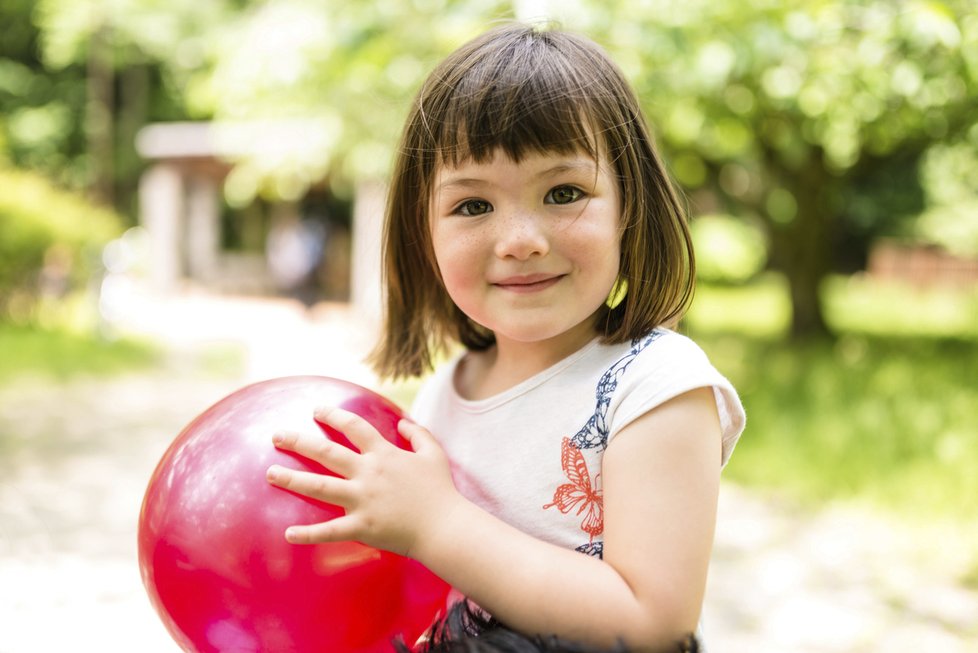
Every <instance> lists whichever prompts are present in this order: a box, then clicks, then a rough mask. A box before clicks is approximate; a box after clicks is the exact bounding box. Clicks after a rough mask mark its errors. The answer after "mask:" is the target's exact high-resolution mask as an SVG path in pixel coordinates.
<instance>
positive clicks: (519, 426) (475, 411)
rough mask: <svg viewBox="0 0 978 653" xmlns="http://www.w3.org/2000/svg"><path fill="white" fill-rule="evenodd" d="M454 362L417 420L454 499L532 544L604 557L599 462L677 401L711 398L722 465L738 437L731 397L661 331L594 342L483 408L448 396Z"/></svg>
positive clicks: (429, 387)
mask: <svg viewBox="0 0 978 653" xmlns="http://www.w3.org/2000/svg"><path fill="white" fill-rule="evenodd" d="M458 361H459V359H455V360H454V361H452V362H451V363H450V364H447V365H444V366H442V367H441V368H440V369H439V370H438V371H437V372H436V373H435V374H434V375H432V377H431V378H430V379H429V380H428V381H427V382H426V383H425V385H424V386H423V387H422V389H421V391H420V392H419V394H418V397H417V399H416V401H415V405H414V408H413V410H412V416H413V417H414V419H415V420H416V421H417V422H418V423H419V424H422V425H423V426H425V427H427V428H428V429H429V430H430V431H431V432H432V434H433V435H434V436H435V437H436V438H437V439H438V441H439V442H440V443H441V445H442V446H443V447H444V449H445V452H446V454H447V455H448V458H449V460H450V461H451V464H452V475H453V478H454V481H455V485H456V487H458V489H459V491H460V492H461V493H462V495H463V496H465V497H466V498H468V499H469V500H470V501H472V502H474V503H476V504H477V505H479V506H481V507H482V508H483V509H485V510H486V511H488V512H490V513H492V514H493V515H495V516H497V517H499V518H500V519H502V520H504V521H506V522H508V523H510V524H511V525H513V526H515V527H517V528H519V529H520V530H522V531H524V532H526V533H529V534H531V535H533V536H535V537H537V538H539V539H542V540H545V541H547V542H551V543H553V544H557V545H559V546H562V547H566V548H571V549H576V550H578V551H581V552H583V553H587V554H590V555H596V556H601V554H602V552H603V539H602V533H603V511H602V506H601V476H600V474H601V459H602V455H603V453H604V450H605V449H606V448H607V446H608V443H609V442H610V441H611V440H612V439H613V438H614V437H615V435H616V434H617V433H618V432H619V431H621V429H623V428H624V427H626V426H627V425H628V424H629V423H631V422H632V421H633V420H635V419H636V418H638V417H641V416H642V415H643V414H645V413H646V412H648V411H649V410H651V409H653V408H655V407H656V406H658V405H660V404H662V403H663V402H665V401H668V400H669V399H671V398H673V397H676V396H677V395H680V394H682V393H684V392H687V391H689V390H693V389H695V388H701V387H712V388H713V394H714V396H715V398H716V403H717V412H718V414H719V416H720V426H721V430H722V442H723V450H722V459H721V464H724V465H725V464H726V462H727V460H728V459H729V458H730V454H731V452H732V451H733V448H734V445H735V443H736V442H737V439H738V438H739V437H740V434H741V432H742V431H743V428H744V422H745V416H744V409H743V406H742V405H741V403H740V399H739V398H738V396H737V393H736V391H735V390H734V388H733V386H732V385H731V384H730V382H729V381H727V379H725V378H724V377H723V376H722V375H721V374H720V373H719V372H718V371H717V370H716V369H715V368H714V367H713V366H712V365H711V364H710V362H709V360H708V359H707V357H706V355H705V354H704V353H703V351H702V350H701V349H700V348H699V347H698V346H697V345H696V344H695V343H694V342H693V341H692V340H690V339H689V338H686V337H685V336H682V335H680V334H677V333H675V332H673V331H669V330H666V329H656V330H654V331H652V332H651V333H650V334H649V335H647V336H645V337H644V338H639V339H636V340H635V341H633V342H631V343H624V344H620V345H604V344H601V343H600V342H599V341H598V340H597V339H595V340H593V341H591V342H590V343H589V344H588V345H586V346H585V347H583V348H582V349H580V350H578V351H577V352H575V353H573V354H571V355H570V356H568V357H567V358H565V359H564V360H562V361H560V362H559V363H557V364H555V365H553V366H552V367H550V368H549V369H546V370H544V371H542V372H540V373H539V374H537V375H535V376H533V377H532V378H529V379H527V380H526V381H523V382H522V383H520V384H518V385H516V386H514V387H512V388H510V389H508V390H506V391H504V392H502V393H500V394H498V395H496V396H494V397H490V398H488V399H481V400H478V401H470V400H466V399H463V398H462V397H460V396H459V395H458V393H457V392H456V391H455V386H454V383H453V378H454V376H455V369H456V367H457V365H458Z"/></svg>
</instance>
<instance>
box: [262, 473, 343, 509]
mask: <svg viewBox="0 0 978 653" xmlns="http://www.w3.org/2000/svg"><path fill="white" fill-rule="evenodd" d="M265 478H266V479H267V480H268V482H269V483H271V484H272V485H275V486H277V487H280V488H282V489H284V490H290V491H292V492H297V493H298V494H302V495H304V496H307V497H309V498H311V499H317V500H319V501H323V502H325V503H331V504H333V505H336V506H340V507H341V508H346V507H348V506H349V505H350V503H351V501H352V499H353V497H352V495H351V491H350V488H349V482H348V481H346V480H345V479H342V478H337V477H335V476H327V475H326V474H315V473H312V472H302V471H298V470H295V469H289V468H288V467H283V466H281V465H272V466H271V467H269V468H268V471H266V472H265Z"/></svg>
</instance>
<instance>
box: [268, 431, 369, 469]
mask: <svg viewBox="0 0 978 653" xmlns="http://www.w3.org/2000/svg"><path fill="white" fill-rule="evenodd" d="M272 443H273V444H274V445H275V447H276V448H278V449H285V450H287V451H293V452H295V453H297V454H299V455H300V456H303V457H304V458H308V459H310V460H314V461H316V462H317V463H319V464H320V465H322V466H323V467H325V468H326V469H329V470H331V471H332V472H334V473H336V474H339V475H340V476H343V477H347V478H348V477H349V476H350V475H351V474H352V473H353V471H354V469H355V467H356V461H357V454H356V453H354V452H353V451H350V450H349V449H348V448H346V447H345V446H343V445H342V444H337V443H336V442H333V441H332V440H330V439H329V438H327V437H325V436H323V435H321V434H320V435H306V434H303V433H294V432H282V433H276V434H275V435H273V436H272Z"/></svg>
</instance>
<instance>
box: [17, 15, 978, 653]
mask: <svg viewBox="0 0 978 653" xmlns="http://www.w3.org/2000/svg"><path fill="white" fill-rule="evenodd" d="M514 17H516V18H520V19H527V20H536V19H541V18H549V19H553V20H557V21H559V22H560V23H561V24H562V25H563V26H564V27H566V28H568V29H572V30H578V31H583V32H585V33H587V34H588V35H590V36H592V37H593V38H594V39H595V40H597V41H598V42H600V43H601V44H602V45H604V46H605V47H606V48H607V49H608V50H609V51H610V52H611V54H612V55H613V57H614V58H615V59H616V60H617V61H618V62H619V63H620V65H621V66H622V68H623V70H624V71H625V73H626V75H627V76H628V77H629V79H630V80H631V81H632V83H633V84H634V86H635V88H636V89H637V91H638V94H639V96H640V99H641V101H642V103H643V105H644V107H645V109H646V111H647V114H648V116H649V118H650V121H651V122H652V124H653V126H654V131H655V132H656V137H657V140H658V142H659V145H660V147H661V149H662V150H663V152H664V155H665V158H666V160H667V163H668V166H669V168H670V170H671V171H672V174H673V175H674V177H675V179H676V180H677V182H678V184H679V185H680V186H681V188H682V189H683V191H684V193H685V196H686V200H687V202H688V206H689V210H690V214H691V216H692V230H693V234H694V238H695V241H696V246H697V252H698V277H699V279H698V284H699V285H698V291H697V296H696V300H695V302H694V305H693V307H692V310H691V311H690V313H689V315H688V317H687V318H686V319H685V320H684V322H683V324H682V326H681V330H683V331H684V332H686V333H688V334H689V335H691V336H692V337H694V338H695V339H696V340H697V341H698V342H700V343H701V344H702V346H703V347H704V348H705V349H706V350H707V352H708V353H709V354H710V356H711V357H712V358H713V360H714V362H715V363H716V364H717V366H718V367H719V368H720V369H721V370H722V371H723V372H724V373H725V374H726V375H727V376H728V377H729V378H730V379H731V380H732V381H733V382H734V384H735V385H736V386H737V387H738V388H739V389H740V391H741V393H742V396H743V400H744V403H745V405H746V408H747V411H748V415H749V420H748V428H747V431H746V433H745V434H744V437H743V439H742V441H741V443H740V444H739V446H738V448H737V451H736V453H735V455H734V456H733V459H732V461H731V463H730V465H729V466H728V467H727V469H726V470H725V474H724V480H725V482H724V487H723V496H722V498H721V512H720V523H719V528H718V534H717V543H716V552H715V556H714V563H713V567H712V568H711V578H710V587H709V590H708V596H707V604H706V609H705V619H706V632H707V634H708V637H709V643H710V650H711V651H715V652H717V653H741V652H742V653H756V652H759V651H771V652H773V651H802V652H822V651H825V652H844V651H845V652H849V651H851V652H857V651H858V652H860V653H862V652H864V651H887V652H893V651H897V652H899V651H907V652H910V651H921V650H941V651H944V652H957V651H974V650H978V419H976V413H978V8H976V6H975V4H974V2H973V1H972V0H946V1H938V0H933V1H911V0H865V1H861V2H856V1H844V0H794V1H791V2H768V1H764V2H751V3H742V2H737V1H735V0H709V1H707V0H633V1H627V0H562V1H559V2H558V1H554V2H547V1H545V0H544V1H537V2H533V1H514V2H487V1H485V0H479V1H476V0H411V1H407V0H400V1H395V0H376V1H375V2H338V1H329V0H208V1H206V2H200V1H197V0H168V1H167V2H160V1H158V0H104V1H99V0H0V653H21V652H25V651H45V652H47V651H56V650H63V649H66V648H68V647H71V648H73V649H81V650H100V651H174V650H175V649H176V647H175V645H174V644H173V643H172V641H171V640H170V639H169V637H168V636H167V635H166V633H165V631H164V630H163V627H162V625H161V624H160V622H159V620H158V619H157V617H156V615H155V614H154V613H153V611H152V608H151V607H150V605H149V601H148V600H147V598H146V596H145V592H144V591H143V588H142V586H141V583H140V580H139V573H138V567H137V564H136V557H135V533H136V523H137V519H138V512H139V506H140V502H141V500H142V493H143V491H144V489H145V486H146V483H147V481H148V479H149V476H150V474H151V473H152V470H153V468H154V467H155V464H156V462H157V461H158V460H159V458H160V456H161V455H162V454H163V452H164V451H165V449H166V447H167V446H168V445H169V443H170V442H171V441H172V439H173V438H174V437H175V436H176V434H177V433H178V432H179V430H180V428H181V427H182V426H183V425H185V424H186V423H187V422H189V421H190V419H192V418H193V417H194V416H195V415H196V414H197V413H199V412H201V411H202V410H203V409H204V408H206V407H207V406H209V405H210V404H211V403H213V402H214V401H216V400H217V399H219V398H220V397H222V396H224V395H225V394H227V393H229V392H230V391H232V390H234V389H236V388H238V387H240V386H241V385H243V384H245V383H247V382H250V381H256V380H260V379H264V378H269V377H273V376H279V375H285V374H298V373H314V374H325V375H330V376H339V377H342V378H346V379H348V380H352V381H355V382H358V383H361V384H364V385H368V386H371V387H377V388H379V389H381V390H382V391H383V392H385V393H387V394H389V395H390V396H391V397H393V398H394V399H396V400H398V401H399V402H401V403H402V404H407V403H408V402H409V401H410V399H411V396H412V394H413V392H414V389H415V387H416V386H415V385H413V384H401V385H396V386H392V385H381V384H378V382H377V381H376V379H375V378H374V377H373V376H372V375H371V374H370V372H369V370H368V369H367V368H366V367H364V366H363V364H362V362H361V359H362V356H363V355H364V354H365V353H366V352H367V351H369V349H370V346H371V344H372V342H373V338H374V336H375V334H376V329H377V318H378V313H379V302H378V294H377V293H378V288H379V281H378V268H377V265H378V261H379V230H380V222H381V217H382V216H381V213H382V207H383V198H384V188H385V180H386V179H387V175H388V173H389V169H390V163H391V158H392V152H393V148H394V147H395V144H396V140H397V136H398V131H399V128H400V124H401V122H402V120H403V118H404V117H405V115H406V112H407V108H408V104H409V102H410V98H411V96H412V95H413V93H414V92H415V90H416V89H417V87H418V86H419V84H420V82H421V80H422V79H423V77H424V75H425V74H426V72H427V71H428V70H430V69H431V67H432V66H433V65H434V64H435V62H437V61H438V60H439V59H440V58H441V57H443V56H444V55H445V54H447V53H448V52H449V51H451V50H452V49H453V48H455V47H456V46H458V45H460V44H461V43H462V42H464V41H465V40H467V39H469V38H470V37H472V36H474V35H476V34H478V33H480V32H482V31H483V30H484V29H486V28H487V27H488V26H490V25H491V24H492V23H493V22H494V21H498V20H500V19H508V18H514Z"/></svg>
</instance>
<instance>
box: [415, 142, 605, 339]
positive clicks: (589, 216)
mask: <svg viewBox="0 0 978 653" xmlns="http://www.w3.org/2000/svg"><path fill="white" fill-rule="evenodd" d="M429 210H430V225H431V237H432V244H433V247H434V252H435V258H436V260H437V263H438V268H439V270H440V271H441V276H442V279H443V280H444V283H445V288H446V290H447V291H448V294H449V296H450V297H451V298H452V300H453V301H454V302H455V304H456V305H457V306H458V307H459V308H460V309H461V310H462V311H463V312H464V313H465V314H466V315H468V316H469V317H470V318H471V319H472V320H474V321H475V322H477V323H479V324H481V325H482V326H484V327H486V328H488V329H490V330H491V331H492V332H493V333H494V334H495V336H496V341H497V343H499V344H500V345H504V343H506V341H513V342H522V343H530V342H543V341H550V340H554V339H555V340H554V342H560V343H562V344H563V345H570V344H575V345H583V344H584V343H585V342H587V341H588V340H590V339H591V338H593V337H594V333H595V331H594V324H593V322H594V320H593V316H594V314H595V312H596V311H597V310H598V309H599V308H600V307H601V305H602V304H603V303H604V302H605V300H606V299H607V298H608V293H609V292H610V290H611V287H612V285H613V284H614V282H615V279H616V278H617V276H618V260H619V251H620V236H619V219H620V213H621V198H620V197H619V192H618V184H617V183H616V181H615V179H614V176H613V174H612V172H611V169H610V165H609V164H608V162H606V161H601V162H600V165H599V163H598V162H595V161H594V160H593V159H592V158H591V157H590V156H589V155H587V154H586V153H583V152H576V153H572V154H559V153H548V154H529V155H527V156H525V157H524V158H523V160H522V161H521V162H520V163H515V162H514V161H513V160H512V159H510V158H509V157H508V156H507V155H506V154H504V153H503V152H502V151H500V150H497V151H496V153H495V154H494V156H493V157H492V159H491V160H489V161H487V162H485V163H475V162H474V161H471V160H468V161H466V162H463V163H462V164H460V165H459V166H458V167H446V166H442V167H440V168H439V169H438V170H437V174H436V177H435V182H434V185H433V189H432V197H431V205H430V209H429Z"/></svg>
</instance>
